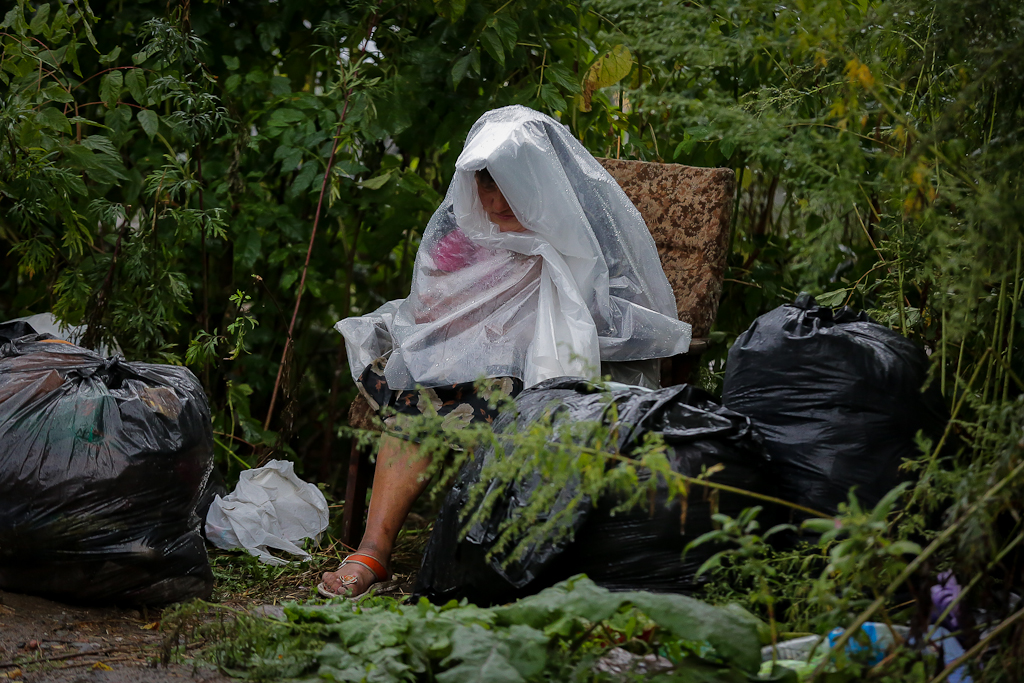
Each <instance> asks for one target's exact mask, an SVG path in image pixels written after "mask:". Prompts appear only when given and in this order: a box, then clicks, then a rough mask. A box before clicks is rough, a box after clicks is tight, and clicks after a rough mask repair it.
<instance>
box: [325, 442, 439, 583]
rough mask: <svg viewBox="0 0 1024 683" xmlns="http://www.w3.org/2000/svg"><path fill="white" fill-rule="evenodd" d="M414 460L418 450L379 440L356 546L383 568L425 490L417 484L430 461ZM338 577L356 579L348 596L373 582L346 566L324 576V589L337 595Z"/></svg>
mask: <svg viewBox="0 0 1024 683" xmlns="http://www.w3.org/2000/svg"><path fill="white" fill-rule="evenodd" d="M418 456H419V446H417V445H416V444H414V443H412V442H410V441H404V440H403V439H399V438H398V437H394V436H390V435H388V434H384V435H382V436H381V438H380V448H379V450H378V451H377V465H376V467H375V469H374V474H373V490H372V492H371V493H370V510H369V511H368V512H367V515H366V532H365V533H364V534H363V540H362V541H360V543H359V552H364V553H367V554H368V555H370V556H372V557H375V558H377V559H378V560H379V561H380V562H382V563H383V564H384V565H385V566H387V564H388V560H389V559H390V558H391V550H392V548H393V547H394V545H395V539H396V538H398V532H399V531H401V529H402V524H404V523H405V518H406V517H407V516H408V515H409V510H410V509H411V508H412V504H413V502H414V501H415V500H416V499H417V498H418V497H419V495H420V494H421V493H423V490H424V489H426V488H427V483H428V482H427V480H425V479H424V480H422V481H421V480H420V475H421V474H423V472H424V471H426V469H427V468H428V467H429V466H430V459H429V458H423V457H418ZM342 575H347V576H355V577H357V578H358V581H357V582H356V583H355V584H352V585H350V586H348V590H349V591H350V593H351V594H352V595H359V594H361V593H363V592H365V591H366V589H367V588H369V586H370V584H372V583H373V582H374V577H373V573H372V572H370V570H368V569H366V568H365V567H362V566H360V565H358V564H348V565H345V567H344V568H343V569H339V570H338V571H335V572H327V573H325V574H324V576H323V581H324V585H325V586H326V587H327V588H328V589H329V590H331V591H332V592H335V593H337V592H339V591H341V590H342V588H341V577H342Z"/></svg>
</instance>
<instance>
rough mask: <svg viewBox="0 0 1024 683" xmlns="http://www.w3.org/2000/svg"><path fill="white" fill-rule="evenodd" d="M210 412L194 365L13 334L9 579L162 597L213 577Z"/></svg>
mask: <svg viewBox="0 0 1024 683" xmlns="http://www.w3.org/2000/svg"><path fill="white" fill-rule="evenodd" d="M212 460H213V434H212V431H211V424H210V411H209V407H208V405H207V402H206V397H205V395H204V394H203V391H202V388H201V386H200V385H199V382H198V381H197V380H196V378H195V376H194V375H193V374H192V373H191V372H189V371H188V370H187V369H185V368H182V367H176V366H169V365H150V364H146V363H129V362H125V361H124V360H123V359H121V358H120V357H114V358H108V359H104V358H102V357H101V356H99V355H98V354H96V353H94V352H92V351H89V350H87V349H84V348H81V347H78V346H74V345H72V344H69V343H66V342H61V341H57V340H52V339H50V340H48V338H47V336H46V335H31V336H25V337H21V338H18V339H14V340H13V341H8V342H7V343H4V344H0V588H3V589H4V590H11V591H18V592H25V593H34V594H37V595H43V596H46V597H50V598H55V599H59V600H63V601H66V602H76V603H93V604H95V603H125V604H146V605H149V604H163V603H168V602H174V601H179V600H184V599H187V598H193V597H208V596H209V595H210V592H211V590H212V587H213V575H212V573H211V571H210V568H209V563H208V560H207V555H206V548H205V546H204V544H203V538H202V536H201V535H200V532H199V528H200V521H199V517H198V516H197V515H196V507H197V505H198V503H199V501H200V499H201V498H202V497H203V496H204V493H205V492H206V489H207V482H208V479H209V477H210V473H211V469H212Z"/></svg>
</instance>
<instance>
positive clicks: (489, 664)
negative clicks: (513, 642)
mask: <svg viewBox="0 0 1024 683" xmlns="http://www.w3.org/2000/svg"><path fill="white" fill-rule="evenodd" d="M524 628H529V627H524ZM530 630H531V631H534V630H533V629H530ZM534 632H535V633H536V631H534ZM452 643H453V647H452V653H451V655H450V656H449V657H448V659H446V660H444V661H442V662H441V665H442V666H444V665H445V664H446V663H449V662H452V661H457V662H459V663H458V664H457V665H455V666H454V667H452V668H450V669H448V670H447V671H445V672H443V673H440V674H438V675H437V681H438V683H475V682H478V681H479V682H480V683H482V682H483V681H486V682H487V683H525V681H526V679H525V678H523V675H522V674H521V673H520V672H519V670H518V669H516V667H515V666H513V665H512V663H511V662H510V661H509V657H510V654H511V652H510V650H509V646H508V644H507V643H505V642H502V640H501V639H500V638H499V637H498V635H497V634H496V633H495V632H494V631H490V630H487V629H485V628H483V627H482V626H479V625H477V624H473V625H471V626H469V627H466V626H459V627H458V628H457V629H455V633H454V634H452Z"/></svg>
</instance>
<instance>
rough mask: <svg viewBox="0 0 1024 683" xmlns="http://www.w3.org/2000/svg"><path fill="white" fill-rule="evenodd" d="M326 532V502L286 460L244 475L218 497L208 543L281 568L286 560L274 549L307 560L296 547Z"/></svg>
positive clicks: (209, 517) (208, 524) (209, 515)
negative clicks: (239, 550)
mask: <svg viewBox="0 0 1024 683" xmlns="http://www.w3.org/2000/svg"><path fill="white" fill-rule="evenodd" d="M326 528H327V499H326V498H324V494H323V493H321V492H320V489H318V488H317V487H316V486H314V485H313V484H309V483H307V482H304V481H302V480H301V479H299V478H298V477H297V476H296V475H295V469H294V466H293V465H292V463H291V462H289V461H287V460H271V461H270V462H268V463H267V464H266V465H264V466H263V467H259V468H257V469H253V470H247V471H245V472H242V475H241V476H240V477H239V479H238V486H236V487H235V490H234V491H232V492H231V493H229V494H228V495H227V496H226V497H224V498H221V497H220V496H217V497H216V498H215V499H214V501H213V504H212V505H210V511H209V513H207V515H206V538H207V539H209V541H210V542H211V543H213V544H214V545H215V546H217V547H218V548H221V549H223V550H234V549H236V548H244V549H245V550H248V551H249V553H250V554H252V555H255V556H256V557H258V558H259V560H260V561H261V562H264V563H266V564H271V565H276V566H281V565H284V564H288V562H287V561H286V560H282V559H280V558H278V557H274V556H273V555H271V554H270V549H271V548H274V549H277V550H284V551H286V552H289V553H291V554H293V555H298V556H300V557H301V558H302V559H303V560H308V559H309V553H307V552H306V551H304V550H303V549H302V548H300V547H299V546H297V545H296V543H298V542H300V541H302V540H303V539H306V538H316V537H317V536H319V535H320V533H321V532H323V530H324V529H326Z"/></svg>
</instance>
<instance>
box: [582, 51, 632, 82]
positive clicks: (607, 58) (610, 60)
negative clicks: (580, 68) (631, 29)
mask: <svg viewBox="0 0 1024 683" xmlns="http://www.w3.org/2000/svg"><path fill="white" fill-rule="evenodd" d="M632 69H633V55H632V54H630V52H629V48H627V47H626V46H625V45H616V46H615V47H613V48H612V49H611V50H609V51H608V52H607V53H606V54H604V55H602V56H601V57H600V58H598V60H597V61H596V62H594V63H593V64H591V66H590V69H589V70H588V71H587V82H589V83H592V84H593V88H594V89H595V90H596V89H600V88H607V87H608V86H609V85H615V84H616V83H618V82H619V81H621V80H622V79H623V78H625V77H626V76H628V75H629V72H630V71H632Z"/></svg>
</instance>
